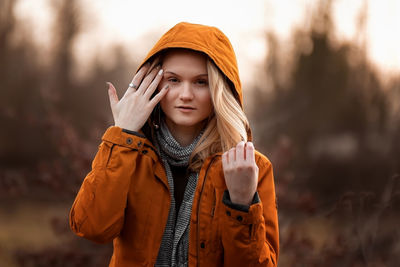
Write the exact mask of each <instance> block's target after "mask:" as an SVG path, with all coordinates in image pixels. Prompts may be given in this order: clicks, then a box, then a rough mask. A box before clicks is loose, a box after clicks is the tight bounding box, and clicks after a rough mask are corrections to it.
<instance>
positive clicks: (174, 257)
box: [155, 121, 202, 267]
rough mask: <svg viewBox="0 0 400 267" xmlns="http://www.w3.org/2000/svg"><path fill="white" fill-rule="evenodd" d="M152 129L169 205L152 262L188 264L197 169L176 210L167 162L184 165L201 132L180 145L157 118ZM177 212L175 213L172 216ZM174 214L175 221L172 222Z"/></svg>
mask: <svg viewBox="0 0 400 267" xmlns="http://www.w3.org/2000/svg"><path fill="white" fill-rule="evenodd" d="M160 124H161V125H160V128H159V130H157V131H156V147H157V149H158V151H159V152H160V155H161V159H162V161H163V163H164V166H165V170H166V173H167V178H168V184H169V188H170V192H169V193H170V196H171V205H170V208H169V214H168V220H167V225H166V227H165V230H164V234H163V237H162V240H161V246H160V250H159V252H158V257H157V262H156V264H155V266H160V267H164V266H165V267H169V266H172V267H175V266H177V267H180V266H188V250H189V221H190V215H191V211H192V202H193V196H194V192H195V190H196V185H197V177H198V173H195V172H191V173H190V174H189V177H188V180H187V185H186V188H185V192H184V195H183V200H182V204H181V206H180V208H179V211H176V208H175V198H174V180H173V177H172V172H171V167H170V166H188V165H189V158H190V155H191V154H192V151H193V149H194V148H195V146H196V144H197V142H198V141H199V139H200V137H201V134H202V133H201V134H200V135H199V136H197V137H196V139H195V140H194V141H193V142H192V143H191V144H190V145H188V146H186V147H182V146H181V145H180V144H179V143H178V142H177V141H176V140H175V138H174V137H173V136H172V135H171V133H170V132H169V130H168V128H167V125H166V124H165V122H164V121H161V123H160ZM176 216H177V217H176ZM175 218H176V224H175Z"/></svg>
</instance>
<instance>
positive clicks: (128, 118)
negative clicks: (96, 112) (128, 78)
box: [108, 63, 168, 131]
mask: <svg viewBox="0 0 400 267" xmlns="http://www.w3.org/2000/svg"><path fill="white" fill-rule="evenodd" d="M149 68H150V64H149V63H147V64H146V65H144V66H143V67H142V68H141V69H140V70H139V71H138V72H137V73H136V75H135V77H133V79H132V82H131V83H130V85H129V87H128V89H127V90H126V92H125V94H124V96H123V97H122V98H121V99H120V100H118V96H117V91H116V89H115V87H114V85H112V84H111V83H108V86H109V87H108V95H109V98H110V105H111V111H112V114H113V117H114V123H115V126H118V127H121V128H124V129H127V130H131V131H139V130H140V129H141V128H142V127H143V125H144V124H145V122H146V121H147V119H148V118H149V116H150V114H151V112H152V111H153V109H154V107H155V106H156V105H157V103H158V102H160V100H161V99H162V98H163V97H164V96H165V94H166V93H167V91H168V85H167V86H164V87H163V88H162V89H161V90H160V91H159V92H158V93H157V94H156V95H155V96H154V97H153V98H152V99H150V98H151V96H152V94H153V93H154V91H155V90H156V89H157V87H158V84H159V83H160V81H161V79H162V77H163V70H162V69H161V68H160V66H157V67H155V68H154V69H153V70H152V71H150V73H148V74H147V75H146V73H147V72H148V70H149Z"/></svg>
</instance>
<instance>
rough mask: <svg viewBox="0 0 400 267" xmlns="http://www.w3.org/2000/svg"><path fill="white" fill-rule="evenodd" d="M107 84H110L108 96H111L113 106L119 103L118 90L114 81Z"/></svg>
mask: <svg viewBox="0 0 400 267" xmlns="http://www.w3.org/2000/svg"><path fill="white" fill-rule="evenodd" d="M107 84H108V97H109V98H110V105H111V108H113V107H114V106H115V105H116V104H117V103H118V95H117V90H116V89H115V87H114V85H113V84H112V83H110V82H107Z"/></svg>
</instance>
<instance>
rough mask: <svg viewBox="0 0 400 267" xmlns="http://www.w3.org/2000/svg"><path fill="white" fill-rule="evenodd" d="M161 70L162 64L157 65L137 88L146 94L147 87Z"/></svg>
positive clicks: (139, 91)
mask: <svg viewBox="0 0 400 267" xmlns="http://www.w3.org/2000/svg"><path fill="white" fill-rule="evenodd" d="M159 70H160V66H157V67H155V68H154V69H153V70H152V71H151V72H150V73H149V74H147V75H146V77H144V79H143V81H142V83H141V84H140V86H139V88H138V89H137V90H136V91H137V92H138V93H140V94H144V92H146V90H147V88H148V87H149V85H150V83H151V82H152V81H153V80H154V78H155V77H156V75H157V73H158V71H159Z"/></svg>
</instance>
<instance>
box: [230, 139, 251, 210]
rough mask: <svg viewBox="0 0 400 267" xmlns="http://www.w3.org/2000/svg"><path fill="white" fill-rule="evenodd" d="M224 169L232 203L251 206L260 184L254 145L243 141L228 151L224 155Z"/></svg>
mask: <svg viewBox="0 0 400 267" xmlns="http://www.w3.org/2000/svg"><path fill="white" fill-rule="evenodd" d="M222 167H223V170H224V176H225V183H226V186H227V187H228V190H229V195H230V198H231V201H232V202H233V203H236V204H242V205H250V204H251V201H252V200H253V197H254V194H255V192H256V190H257V182H258V166H257V164H256V162H255V157H254V145H253V143H251V142H247V143H245V142H243V141H241V142H239V143H238V144H237V146H236V147H233V148H231V149H230V150H229V151H226V152H225V153H224V154H223V155H222Z"/></svg>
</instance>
